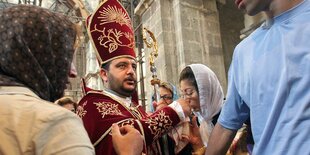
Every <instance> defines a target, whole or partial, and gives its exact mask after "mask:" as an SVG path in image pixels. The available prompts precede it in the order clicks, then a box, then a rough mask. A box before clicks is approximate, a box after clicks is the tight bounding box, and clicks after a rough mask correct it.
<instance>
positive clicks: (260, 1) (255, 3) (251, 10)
mask: <svg viewBox="0 0 310 155" xmlns="http://www.w3.org/2000/svg"><path fill="white" fill-rule="evenodd" d="M271 1H272V0H235V4H236V5H237V6H238V8H239V9H244V10H245V11H246V13H247V14H248V15H250V16H253V15H256V14H257V13H259V12H261V11H267V10H269V7H270V3H271Z"/></svg>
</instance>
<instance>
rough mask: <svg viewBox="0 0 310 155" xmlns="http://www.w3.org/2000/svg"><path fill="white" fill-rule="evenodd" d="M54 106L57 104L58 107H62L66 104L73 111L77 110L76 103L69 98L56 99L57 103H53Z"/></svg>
mask: <svg viewBox="0 0 310 155" xmlns="http://www.w3.org/2000/svg"><path fill="white" fill-rule="evenodd" d="M55 104H58V105H60V106H64V105H66V104H72V105H73V107H74V109H76V108H77V103H76V102H74V101H73V99H72V98H71V97H62V98H60V99H58V100H57V101H55Z"/></svg>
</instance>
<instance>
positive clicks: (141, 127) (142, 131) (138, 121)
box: [135, 119, 147, 151]
mask: <svg viewBox="0 0 310 155" xmlns="http://www.w3.org/2000/svg"><path fill="white" fill-rule="evenodd" d="M135 121H136V122H137V124H138V126H139V127H140V130H141V134H142V136H143V140H144V147H145V151H147V147H146V140H145V134H144V128H143V125H142V123H141V122H140V120H137V119H135Z"/></svg>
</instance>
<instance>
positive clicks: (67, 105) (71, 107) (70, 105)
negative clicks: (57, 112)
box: [62, 104, 75, 112]
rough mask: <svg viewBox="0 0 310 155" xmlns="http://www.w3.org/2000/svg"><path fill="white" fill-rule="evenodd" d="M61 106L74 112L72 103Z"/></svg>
mask: <svg viewBox="0 0 310 155" xmlns="http://www.w3.org/2000/svg"><path fill="white" fill-rule="evenodd" d="M62 107H64V108H66V109H68V110H70V111H72V112H75V109H74V106H73V104H65V105H63V106H62Z"/></svg>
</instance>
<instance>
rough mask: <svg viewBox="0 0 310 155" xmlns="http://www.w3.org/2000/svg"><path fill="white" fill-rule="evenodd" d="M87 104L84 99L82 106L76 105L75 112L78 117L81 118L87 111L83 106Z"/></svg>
mask: <svg viewBox="0 0 310 155" xmlns="http://www.w3.org/2000/svg"><path fill="white" fill-rule="evenodd" d="M86 104H87V101H85V102H84V103H83V104H82V106H80V105H79V106H78V107H77V109H76V114H77V115H78V116H79V117H80V118H83V117H84V116H85V115H86V113H87V111H86V110H85V109H84V106H85V105H86Z"/></svg>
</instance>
